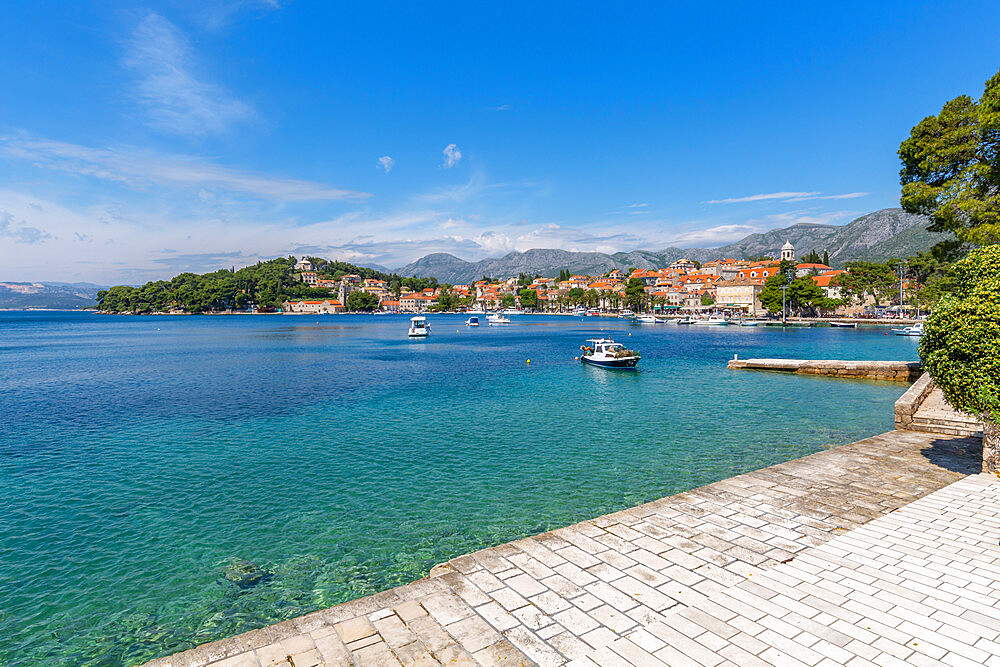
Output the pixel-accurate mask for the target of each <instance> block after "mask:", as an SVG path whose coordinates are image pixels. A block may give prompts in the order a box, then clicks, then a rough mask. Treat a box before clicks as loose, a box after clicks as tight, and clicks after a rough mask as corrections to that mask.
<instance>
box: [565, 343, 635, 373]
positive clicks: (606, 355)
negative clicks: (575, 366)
mask: <svg viewBox="0 0 1000 667" xmlns="http://www.w3.org/2000/svg"><path fill="white" fill-rule="evenodd" d="M580 350H582V351H583V354H582V355H580V361H582V362H583V363H585V364H591V365H594V366H601V367H602V368H627V369H634V368H635V366H636V364H638V363H639V359H640V355H639V353H638V352H637V351H636V350H627V349H625V346H624V345H622V344H621V343H616V342H614V341H613V340H611V339H610V338H591V339H589V340H588V341H587V344H586V345H581V346H580Z"/></svg>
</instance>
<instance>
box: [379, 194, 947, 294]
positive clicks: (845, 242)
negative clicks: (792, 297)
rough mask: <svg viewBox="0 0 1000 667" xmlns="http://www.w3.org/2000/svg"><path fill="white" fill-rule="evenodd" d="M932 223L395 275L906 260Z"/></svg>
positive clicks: (861, 224) (899, 215) (538, 257)
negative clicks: (789, 255)
mask: <svg viewBox="0 0 1000 667" xmlns="http://www.w3.org/2000/svg"><path fill="white" fill-rule="evenodd" d="M928 224H930V220H929V219H928V218H926V217H925V216H920V215H913V214H911V213H907V212H905V211H904V210H903V209H901V208H886V209H882V210H880V211H875V212H874V213H869V214H867V215H863V216H861V217H860V218H856V219H855V220H852V221H851V222H850V223H848V224H846V225H819V224H807V223H802V224H797V225H792V226H791V227H784V228H778V229H772V230H770V231H768V232H764V233H761V234H751V235H749V236H747V237H746V238H743V239H741V240H739V241H737V242H736V243H731V244H729V245H725V246H722V247H719V248H665V249H663V250H659V251H649V250H633V251H632V252H618V253H614V254H610V255H609V254H605V253H601V252H571V251H568V250H548V249H537V248H536V249H532V250H526V251H525V252H511V253H508V254H507V255H504V256H503V257H491V258H487V259H483V260H480V261H478V262H467V261H465V260H463V259H459V258H458V257H455V256H454V255H450V254H448V253H435V254H432V255H427V256H425V257H421V258H420V259H418V260H417V261H415V262H412V263H410V264H407V265H406V266H404V267H402V268H399V269H396V273H398V274H400V275H405V276H434V277H435V278H437V279H438V280H439V281H441V282H447V283H453V284H454V283H467V282H470V281H474V280H478V279H479V278H482V277H483V276H489V277H491V278H509V277H512V276H516V275H517V274H519V273H527V274H536V273H540V274H542V275H545V276H553V275H555V274H557V273H558V272H559V271H560V270H562V269H569V270H570V271H572V272H573V273H582V274H588V275H596V274H600V273H606V272H608V271H611V270H612V269H622V270H626V269H628V268H629V267H633V266H634V267H636V268H639V269H659V268H663V267H666V266H668V265H669V264H671V263H672V262H674V261H676V260H678V259H680V258H682V257H686V258H688V259H691V260H695V261H698V262H707V261H710V260H713V259H721V258H723V257H734V258H736V259H747V258H750V257H760V256H771V257H777V256H778V254H779V251H780V249H781V246H782V245H783V244H784V243H785V241H791V243H792V245H794V246H795V251H796V254H797V255H798V256H802V255H805V254H806V253H808V252H810V251H811V250H815V251H816V252H818V253H820V254H822V253H823V251H824V250H826V251H827V252H829V254H830V263H831V264H832V265H834V266H843V265H844V264H845V263H847V262H850V261H853V260H858V259H864V260H871V261H875V260H887V259H892V258H894V257H899V258H906V257H909V256H911V255H913V254H915V253H917V252H919V251H922V250H927V249H928V248H930V247H931V246H932V245H934V244H935V243H937V242H938V241H940V240H942V239H944V238H946V235H944V234H934V233H931V232H928V231H927V230H926V227H927V225H928Z"/></svg>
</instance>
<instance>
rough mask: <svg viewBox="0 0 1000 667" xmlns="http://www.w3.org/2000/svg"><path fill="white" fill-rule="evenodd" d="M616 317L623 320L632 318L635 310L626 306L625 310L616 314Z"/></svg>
mask: <svg viewBox="0 0 1000 667" xmlns="http://www.w3.org/2000/svg"><path fill="white" fill-rule="evenodd" d="M618 317H619V318H620V319H623V320H634V319H635V312H634V311H632V310H629V309H627V308H626V309H625V310H623V311H622V312H621V313H619V314H618Z"/></svg>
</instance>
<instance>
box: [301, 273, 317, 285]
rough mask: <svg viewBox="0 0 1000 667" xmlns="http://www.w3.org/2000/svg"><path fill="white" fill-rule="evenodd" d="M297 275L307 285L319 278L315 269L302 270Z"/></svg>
mask: <svg viewBox="0 0 1000 667" xmlns="http://www.w3.org/2000/svg"><path fill="white" fill-rule="evenodd" d="M299 277H300V278H301V279H302V282H304V283H306V284H307V285H315V284H316V281H317V280H319V275H318V274H317V273H316V272H315V271H303V272H302V273H300V274H299Z"/></svg>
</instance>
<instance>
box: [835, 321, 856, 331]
mask: <svg viewBox="0 0 1000 667" xmlns="http://www.w3.org/2000/svg"><path fill="white" fill-rule="evenodd" d="M830 326H831V327H839V328H841V329H857V328H858V323H857V322H830Z"/></svg>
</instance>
